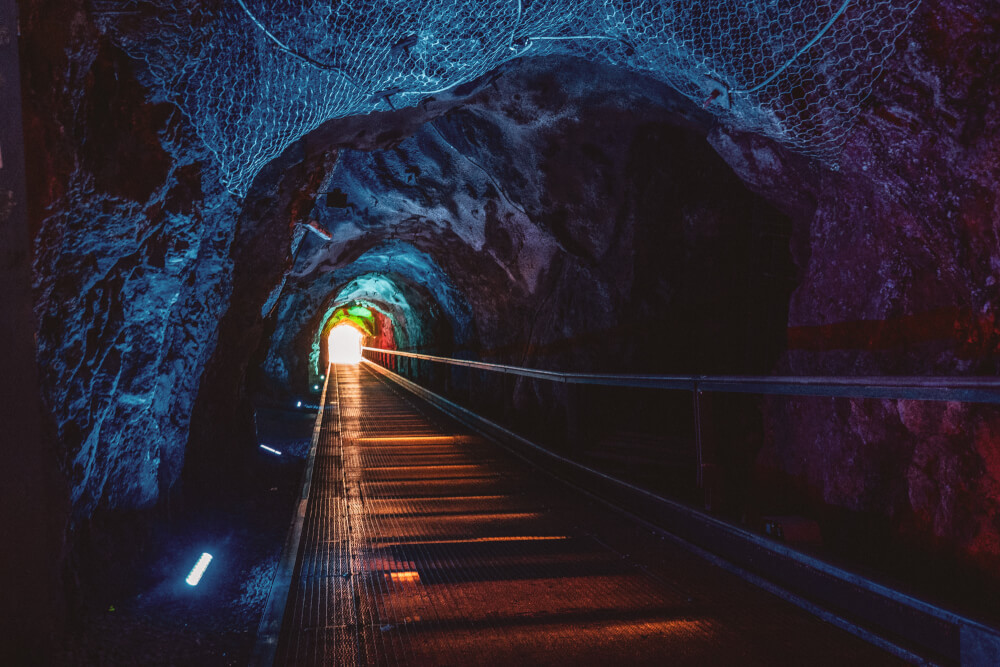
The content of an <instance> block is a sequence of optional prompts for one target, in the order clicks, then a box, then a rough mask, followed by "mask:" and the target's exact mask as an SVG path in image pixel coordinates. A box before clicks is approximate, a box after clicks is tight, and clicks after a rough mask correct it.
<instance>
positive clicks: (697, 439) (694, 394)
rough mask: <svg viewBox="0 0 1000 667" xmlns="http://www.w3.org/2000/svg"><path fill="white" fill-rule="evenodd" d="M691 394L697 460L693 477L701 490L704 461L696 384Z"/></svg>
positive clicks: (698, 389) (699, 403)
mask: <svg viewBox="0 0 1000 667" xmlns="http://www.w3.org/2000/svg"><path fill="white" fill-rule="evenodd" d="M691 394H692V399H693V407H694V451H695V458H696V459H697V468H696V470H695V477H696V479H697V482H698V488H699V489H701V488H704V485H705V479H704V476H703V474H702V466H704V464H705V460H704V451H703V449H702V442H701V388H700V387H699V386H698V383H697V382H695V383H694V389H693V390H692V392H691Z"/></svg>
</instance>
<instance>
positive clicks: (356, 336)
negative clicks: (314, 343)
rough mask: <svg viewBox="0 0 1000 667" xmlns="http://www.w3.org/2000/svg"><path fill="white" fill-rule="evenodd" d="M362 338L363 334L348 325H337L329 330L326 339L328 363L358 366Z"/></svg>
mask: <svg viewBox="0 0 1000 667" xmlns="http://www.w3.org/2000/svg"><path fill="white" fill-rule="evenodd" d="M363 337H364V334H362V333H361V332H360V331H358V330H357V329H355V328H354V327H353V326H351V325H350V324H338V325H337V326H335V327H334V328H333V329H331V330H330V337H329V338H328V339H327V349H328V350H329V353H330V363H332V364H360V363H361V339H362V338H363Z"/></svg>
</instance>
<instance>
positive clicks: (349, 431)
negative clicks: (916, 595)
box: [275, 364, 896, 665]
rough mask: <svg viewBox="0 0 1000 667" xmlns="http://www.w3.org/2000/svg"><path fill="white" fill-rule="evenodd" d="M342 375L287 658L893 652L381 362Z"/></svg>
mask: <svg viewBox="0 0 1000 667" xmlns="http://www.w3.org/2000/svg"><path fill="white" fill-rule="evenodd" d="M330 378H331V381H330V382H329V383H328V385H327V393H326V395H325V397H324V402H325V405H326V406H327V409H326V410H325V411H324V412H323V418H322V426H321V430H320V431H319V435H318V440H317V451H316V454H315V468H314V473H313V476H312V482H311V487H310V488H311V490H310V500H309V506H308V509H307V511H306V515H305V525H304V530H303V541H302V544H301V556H300V565H299V567H298V568H297V570H296V573H297V576H296V579H295V580H294V582H293V585H292V592H291V596H290V600H289V603H288V605H287V607H286V609H287V611H286V613H285V618H284V624H283V629H282V633H281V639H280V642H279V644H278V647H277V661H276V663H275V664H282V665H322V664H337V665H346V664H357V665H365V664H380V665H381V664H455V665H458V664H463V665H471V664H539V663H544V664H566V665H581V664H597V663H599V662H600V661H604V660H624V661H626V662H627V663H628V664H657V665H661V664H667V663H668V662H669V664H677V665H706V664H723V663H727V662H731V661H732V660H733V659H734V657H735V656H742V657H741V658H740V664H744V665H775V664H812V665H824V664H826V665H844V664H852V663H854V664H864V665H878V664H896V659H895V658H893V657H891V656H889V655H887V654H883V653H881V652H880V651H879V650H878V649H876V648H874V647H872V646H870V645H868V644H866V643H864V642H862V641H860V640H858V639H857V638H855V637H851V636H850V635H848V634H846V633H844V632H842V631H840V630H838V629H836V628H834V627H832V626H830V625H827V624H825V623H822V622H821V621H819V620H818V619H816V618H814V617H812V616H810V615H809V614H807V613H805V612H803V611H802V610H800V609H798V608H796V607H793V606H792V605H790V604H788V603H786V602H783V601H781V600H779V599H777V598H775V597H772V596H770V595H768V594H767V593H765V592H763V591H761V590H759V589H757V588H755V587H753V586H751V585H749V584H748V583H746V582H744V581H742V580H740V579H738V578H737V577H735V576H734V575H732V574H731V573H729V572H726V571H723V570H721V569H718V568H716V567H713V566H712V565H710V564H709V563H707V562H705V561H703V560H701V559H699V558H697V557H696V556H694V555H693V554H691V553H689V552H687V551H685V550H683V549H681V548H680V547H678V546H676V545H674V544H673V543H671V542H667V541H664V540H663V539H662V537H661V536H660V535H658V534H657V533H655V532H652V531H650V530H649V529H648V528H647V527H645V526H644V525H642V524H640V523H637V522H635V521H633V520H630V519H628V518H626V516H625V515H622V514H620V513H618V512H615V511H613V510H611V509H610V508H608V507H606V506H603V505H598V504H595V502H594V501H593V500H592V499H589V498H587V497H586V496H584V495H582V494H579V493H578V492H576V491H574V490H573V489H571V488H570V487H567V486H564V485H563V484H561V483H554V482H553V480H552V479H551V478H549V477H548V476H547V475H546V474H544V473H541V472H539V471H537V470H535V469H532V468H531V467H530V466H528V465H526V463H525V462H524V461H521V460H519V459H517V458H515V457H514V456H512V455H511V454H510V452H508V451H506V450H504V449H503V448H501V447H499V446H498V445H496V444H494V443H492V442H490V441H489V440H487V439H485V438H484V437H482V436H479V435H476V434H473V433H472V432H470V431H469V430H468V429H466V428H464V427H461V426H459V425H457V424H456V423H454V422H452V421H451V420H449V419H448V418H446V417H445V416H444V415H443V414H441V413H438V412H437V411H436V410H435V409H434V408H433V407H431V406H430V405H428V404H426V403H423V402H422V401H420V400H419V399H417V398H416V397H414V396H411V395H404V394H403V393H401V390H399V389H397V388H394V387H392V386H390V385H389V384H388V383H387V382H386V381H385V380H384V379H382V378H380V377H378V376H377V375H376V374H375V373H374V372H373V371H371V370H369V368H368V367H367V365H360V366H359V365H343V364H341V365H336V366H332V367H331V372H330Z"/></svg>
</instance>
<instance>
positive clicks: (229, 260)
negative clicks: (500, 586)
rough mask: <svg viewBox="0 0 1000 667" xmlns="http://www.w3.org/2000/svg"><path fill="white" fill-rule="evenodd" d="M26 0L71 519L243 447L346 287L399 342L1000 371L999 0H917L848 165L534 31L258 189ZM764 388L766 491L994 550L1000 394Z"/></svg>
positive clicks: (775, 364) (147, 503) (305, 154)
mask: <svg viewBox="0 0 1000 667" xmlns="http://www.w3.org/2000/svg"><path fill="white" fill-rule="evenodd" d="M22 4H23V9H22V58H23V59H24V62H25V71H24V78H25V82H24V90H25V98H26V108H25V125H26V135H27V142H28V144H29V146H30V147H31V150H30V151H29V155H28V160H29V164H28V175H29V201H30V205H31V212H32V222H33V225H34V232H35V234H36V243H35V248H36V256H35V264H34V270H35V314H36V317H37V348H38V349H37V354H38V360H39V366H40V368H41V384H42V393H43V398H44V401H45V404H46V406H47V409H48V411H49V413H50V418H51V422H52V424H53V430H54V432H55V433H54V438H55V440H56V442H57V444H58V450H59V452H60V460H61V465H62V470H63V473H64V475H65V484H66V490H67V493H68V495H69V498H70V502H71V506H72V507H71V514H72V521H71V527H72V528H71V529H72V530H73V531H74V533H73V534H74V535H76V536H77V538H74V539H78V537H79V535H82V534H86V533H87V530H89V528H88V526H92V525H98V524H100V521H99V520H98V519H99V518H100V517H101V516H106V515H112V514H115V513H123V512H131V511H137V510H139V509H142V508H151V507H156V506H158V505H159V506H162V505H165V504H167V503H168V502H169V500H170V499H171V497H172V496H173V495H174V494H175V493H176V490H177V489H179V488H180V481H181V480H182V471H183V472H184V475H183V480H184V481H185V483H187V484H188V486H189V487H190V488H198V487H200V488H202V489H205V488H209V487H210V486H211V484H212V481H213V480H214V479H215V478H216V476H218V475H222V474H224V473H225V474H226V475H229V473H231V478H232V479H235V480H238V478H239V470H240V468H241V460H245V459H246V457H248V456H250V455H251V452H252V446H253V444H252V443H253V439H252V422H251V419H252V405H251V391H252V390H256V391H261V392H263V393H266V394H269V395H270V396H272V397H280V398H282V399H283V400H284V399H285V398H287V397H288V394H290V393H293V394H295V393H301V392H304V391H307V387H308V386H309V383H310V382H311V381H312V379H313V376H314V374H315V373H316V369H317V368H318V366H317V363H318V362H319V361H321V358H322V354H321V348H320V342H321V341H319V332H320V331H321V330H322V327H323V326H324V323H325V319H326V318H328V317H329V315H330V314H332V312H333V310H334V309H335V308H336V307H337V306H340V305H343V303H344V302H348V301H350V302H353V301H360V302H364V303H369V304H371V305H372V306H373V307H375V309H376V310H378V311H379V312H380V317H382V318H383V320H381V321H383V322H384V323H391V327H392V334H393V335H392V338H391V341H392V343H393V344H396V345H399V346H400V347H408V348H415V349H422V350H428V351H432V352H444V353H450V354H465V355H475V356H479V357H482V358H487V359H494V360H502V361H507V362H513V363H519V364H524V365H533V366H548V367H553V368H569V369H574V370H598V371H601V370H612V369H613V370H617V371H646V372H657V371H662V372H674V373H684V372H690V373H767V372H771V371H774V372H781V373H793V374H850V375H867V374H871V375H877V374H968V375H976V374H983V375H993V376H995V375H996V374H997V373H998V372H1000V324H998V309H1000V296H998V294H1000V290H998V286H997V281H998V279H1000V277H998V276H1000V229H998V224H1000V194H998V193H1000V191H998V189H997V183H998V182H1000V132H998V129H1000V127H998V126H1000V109H998V108H997V105H998V104H1000V101H998V100H1000V70H998V67H1000V65H998V63H1000V35H998V30H1000V10H998V9H997V8H996V7H995V6H994V5H993V3H985V2H982V3H973V2H963V1H962V0H939V1H933V0H926V1H925V2H924V3H923V4H922V5H921V8H920V9H919V11H918V13H917V14H916V16H915V17H914V21H913V25H912V27H911V29H910V31H909V32H908V33H907V34H906V35H905V36H904V38H903V41H902V42H901V44H900V46H901V48H899V49H898V50H897V55H896V56H894V57H893V58H892V60H891V61H890V62H889V63H888V65H887V68H886V70H885V74H884V76H883V79H882V81H881V82H880V83H879V85H878V86H877V87H876V89H875V93H874V94H873V95H872V97H871V98H870V99H869V100H868V101H867V102H866V103H865V108H864V111H863V114H862V117H861V119H860V121H859V122H858V124H857V126H856V127H855V129H854V131H853V133H852V134H851V136H850V139H849V142H848V144H847V146H846V148H845V150H844V153H843V155H842V157H841V160H840V168H839V170H838V171H831V170H829V169H826V168H824V167H822V166H820V165H817V164H815V163H813V162H810V161H809V160H807V159H805V158H802V157H800V156H796V155H794V154H792V153H790V152H788V151H786V150H784V149H782V148H781V147H780V146H778V145H777V144H775V143H774V142H773V141H771V140H766V139H762V138H760V137H757V136H753V135H747V134H742V133H740V132H739V131H738V130H736V129H732V128H723V127H718V126H711V125H710V124H709V122H708V120H707V119H706V117H705V116H704V115H703V114H702V113H701V112H700V111H699V110H697V109H694V108H691V107H690V106H689V105H687V104H686V103H682V102H681V101H679V98H678V97H677V96H676V95H674V94H672V93H671V91H669V89H667V88H666V87H664V86H662V85H659V84H654V83H651V82H650V81H649V80H646V79H643V78H641V77H639V76H637V75H632V74H622V73H620V72H617V71H616V70H614V69H612V68H608V67H601V66H596V65H590V64H586V63H583V62H582V61H576V60H572V59H568V58H563V59H524V60H521V61H518V62H517V63H513V64H510V65H508V66H505V67H503V68H501V69H500V70H498V71H497V72H495V73H494V74H491V75H489V76H487V77H485V78H483V79H481V80H479V81H477V82H475V83H474V84H470V85H468V86H464V87H462V90H461V91H455V92H454V93H453V94H448V95H439V96H437V99H428V100H425V102H424V103H422V104H421V105H418V106H417V107H414V108H411V109H405V110H400V111H393V112H386V113H380V114H374V115H372V116H368V117H363V118H349V119H343V120H340V121H336V122H331V123H327V124H326V125H324V126H323V127H321V128H319V129H317V130H316V131H314V132H313V133H311V134H310V135H308V136H307V137H304V138H303V139H301V140H300V141H298V142H296V143H295V144H294V145H292V146H291V147H290V148H289V149H288V150H287V151H285V153H284V154H283V155H282V156H281V157H280V158H279V159H278V160H276V161H275V162H274V163H272V164H270V165H269V166H268V167H266V168H265V169H264V170H263V171H262V172H261V173H260V174H259V175H258V176H257V179H256V181H255V182H254V185H253V186H252V188H251V190H250V193H249V195H248V197H247V198H246V199H245V200H238V199H236V198H234V197H233V196H232V195H230V194H229V193H228V192H226V190H225V189H224V187H223V185H222V182H221V180H220V176H219V174H218V173H216V171H215V168H214V167H213V166H212V165H213V162H212V160H211V159H210V155H208V154H207V151H206V149H204V148H203V147H202V144H201V142H200V141H199V140H198V138H197V136H195V134H194V133H193V131H192V130H191V126H190V124H189V123H188V121H187V120H186V119H185V118H183V117H182V116H181V114H180V113H179V111H178V110H177V108H176V107H174V106H172V105H171V104H169V103H167V102H166V101H164V100H162V99H159V98H156V97H155V96H154V95H153V94H151V93H150V92H149V91H150V88H149V87H148V86H146V85H145V84H144V77H145V76H146V74H145V72H144V71H143V67H142V65H141V63H137V62H135V61H132V60H131V59H129V58H128V57H127V56H126V55H125V54H124V53H123V52H122V51H121V50H119V49H118V48H117V47H116V46H115V45H114V43H113V41H112V40H111V39H109V38H108V37H107V36H106V35H105V34H103V33H102V32H101V31H100V30H98V29H97V27H96V26H95V15H94V10H93V8H91V7H90V6H89V5H87V6H85V5H84V3H82V2H77V1H76V0H45V1H37V2H29V3H22ZM135 26H137V27H135V29H137V30H138V29H149V30H151V31H153V27H150V26H146V27H145V28H143V23H142V21H138V22H136V23H135ZM150 38H151V39H155V34H152V32H151V34H150ZM706 134H707V135H708V141H707V142H706V140H705V136H706ZM306 226H310V227H311V228H313V229H314V230H315V232H316V233H314V232H313V231H308V230H306V229H305V227H306ZM327 236H328V237H329V239H326V238H324V237H327ZM792 260H794V264H793V263H792ZM384 340H385V341H388V340H390V339H389V338H388V337H386V338H385V339H384ZM317 350H320V351H319V352H317ZM248 382H249V385H248ZM543 398H544V400H546V401H550V402H553V401H557V400H558V397H554V396H546V397H543ZM525 400H527V399H525ZM764 422H765V430H764V437H763V443H764V444H763V447H762V448H761V449H760V451H759V453H758V452H757V451H756V447H754V448H751V450H748V452H743V455H744V457H746V458H748V459H749V460H751V461H755V462H754V464H753V468H754V469H755V470H756V474H757V478H758V480H759V484H758V489H757V493H758V494H759V496H760V498H762V499H763V498H765V496H767V495H768V494H770V495H772V496H774V497H792V496H795V497H798V498H806V499H808V501H809V502H811V503H813V504H814V505H815V506H817V507H819V508H820V509H821V510H823V511H825V510H829V509H831V508H832V509H842V510H844V511H846V512H850V513H854V514H857V515H859V516H864V517H867V519H866V520H870V521H874V522H876V523H877V522H879V521H882V522H884V525H885V526H887V527H888V530H887V531H883V533H884V534H887V535H890V536H894V537H895V538H898V539H899V540H903V541H907V542H908V543H911V544H913V545H914V546H916V547H918V548H920V549H923V550H927V551H931V552H940V553H944V554H947V555H949V556H950V557H953V558H957V559H959V560H964V561H968V562H970V563H972V564H973V565H975V566H976V567H979V568H980V569H981V571H983V572H986V573H987V574H988V575H989V574H991V573H992V575H993V576H995V573H996V572H997V571H1000V569H998V568H1000V415H998V414H997V411H996V410H990V409H986V408H983V407H976V406H957V405H948V404H921V403H913V402H889V401H881V402H880V401H838V402H831V401H817V400H809V401H806V400H771V401H768V402H767V403H766V404H765V406H764ZM229 478H230V477H227V479H229ZM234 488H235V487H234ZM59 493H60V492H57V491H53V495H54V496H58V494H59ZM779 500H780V498H779ZM761 502H763V500H761ZM95 517H96V518H95ZM100 525H103V524H100ZM879 525H883V524H879ZM80 548H82V547H80ZM71 569H72V568H71Z"/></svg>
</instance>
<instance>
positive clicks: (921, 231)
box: [711, 2, 1000, 576]
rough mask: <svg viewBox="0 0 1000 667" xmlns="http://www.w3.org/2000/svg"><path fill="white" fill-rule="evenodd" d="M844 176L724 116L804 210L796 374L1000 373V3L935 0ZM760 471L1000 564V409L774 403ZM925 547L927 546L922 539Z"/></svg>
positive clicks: (796, 215) (772, 193) (792, 346)
mask: <svg viewBox="0 0 1000 667" xmlns="http://www.w3.org/2000/svg"><path fill="white" fill-rule="evenodd" d="M898 51H899V53H898V54H897V55H896V56H895V57H894V58H893V59H892V60H891V61H890V63H889V66H888V67H887V69H886V72H885V74H884V80H883V81H882V82H881V84H880V85H879V86H877V87H876V89H875V92H874V93H873V95H872V97H871V98H870V99H869V100H868V101H867V103H866V108H865V111H864V113H863V116H862V118H861V120H860V121H859V123H858V124H857V126H856V127H855V129H854V131H853V133H852V134H851V137H850V139H849V141H848V144H847V146H846V148H845V150H844V153H843V155H842V157H841V159H840V169H839V171H837V172H833V171H827V170H820V169H815V168H810V166H809V165H807V164H804V163H803V161H802V160H801V159H800V158H797V157H796V156H794V155H790V154H788V153H787V152H786V151H783V150H781V149H780V148H779V147H776V146H775V145H774V144H773V143H772V142H769V141H765V140H762V139H760V138H756V137H752V136H747V135H741V134H738V133H734V132H727V131H725V130H724V129H722V128H718V129H717V130H716V131H715V132H714V133H713V134H712V136H711V141H712V144H713V145H714V146H715V147H716V149H717V150H718V151H719V153H720V155H722V156H723V157H724V158H725V159H726V160H727V162H729V164H730V165H731V166H732V167H733V168H734V170H735V171H736V172H737V173H738V174H739V175H740V176H741V178H743V180H744V181H745V182H746V183H747V184H748V185H749V186H750V187H751V188H752V189H754V190H755V191H756V192H758V193H761V194H762V195H764V196H765V197H766V198H767V199H768V200H769V201H771V202H773V203H774V204H775V205H777V206H779V207H780V208H782V210H784V211H785V212H786V213H787V214H788V215H789V216H791V218H792V220H793V227H794V229H795V230H796V233H795V237H794V239H793V243H792V248H793V253H794V255H795V260H796V263H797V264H798V266H799V269H800V275H801V283H800V285H799V287H798V288H797V289H796V290H795V292H794V293H793V294H792V298H791V302H790V304H789V312H788V351H787V352H786V353H785V355H784V356H783V358H782V361H781V363H780V364H779V365H778V367H777V368H776V371H778V372H782V373H789V374H795V375H824V374H830V375H862V376H863V375H985V376H996V375H997V374H998V373H1000V325H998V314H1000V289H998V285H997V283H998V281H1000V194H998V189H997V183H998V182H1000V108H998V101H997V100H998V99H1000V65H998V63H1000V9H998V7H997V6H996V5H995V4H993V3H977V2H924V3H923V4H922V5H921V8H920V9H919V11H918V12H917V14H916V16H915V17H914V21H913V25H912V27H911V29H910V31H909V32H908V33H907V35H906V36H905V37H904V42H903V43H902V44H901V48H899V49H898ZM766 414H767V422H768V436H769V437H768V438H767V439H766V442H767V443H768V444H767V447H766V449H765V451H763V452H762V453H761V455H760V459H759V466H760V468H761V469H762V470H763V471H765V472H764V479H766V480H768V483H769V484H773V483H775V479H774V477H773V475H778V476H779V477H783V478H784V479H785V482H786V483H787V485H788V486H790V487H794V488H796V489H798V490H799V491H798V492H799V493H800V494H801V495H804V496H807V497H810V498H811V499H813V500H815V501H816V502H818V503H820V504H821V505H826V506H828V507H833V508H843V509H845V510H848V511H850V512H853V513H858V514H859V515H860V516H863V517H867V518H866V519H864V520H865V521H870V520H873V519H877V518H881V519H885V520H886V521H887V528H888V532H889V533H892V534H895V535H897V536H899V537H900V538H901V539H904V541H906V543H907V544H908V546H909V547H910V548H914V549H916V550H917V551H920V550H931V551H935V552H939V553H942V554H948V555H949V556H950V557H955V558H958V560H960V561H966V562H968V561H971V562H973V563H974V564H975V565H976V567H978V568H979V569H981V571H983V572H988V573H993V576H995V573H996V572H1000V494H998V490H1000V467H998V465H1000V439H998V437H997V434H998V433H1000V413H998V411H997V410H995V409H992V408H986V407H983V406H975V405H954V404H932V403H922V402H914V401H898V402H897V401H848V400H844V401H836V402H832V403H831V402H830V401H816V400H788V401H769V402H768V404H767V408H766ZM915 553H916V552H915Z"/></svg>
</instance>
